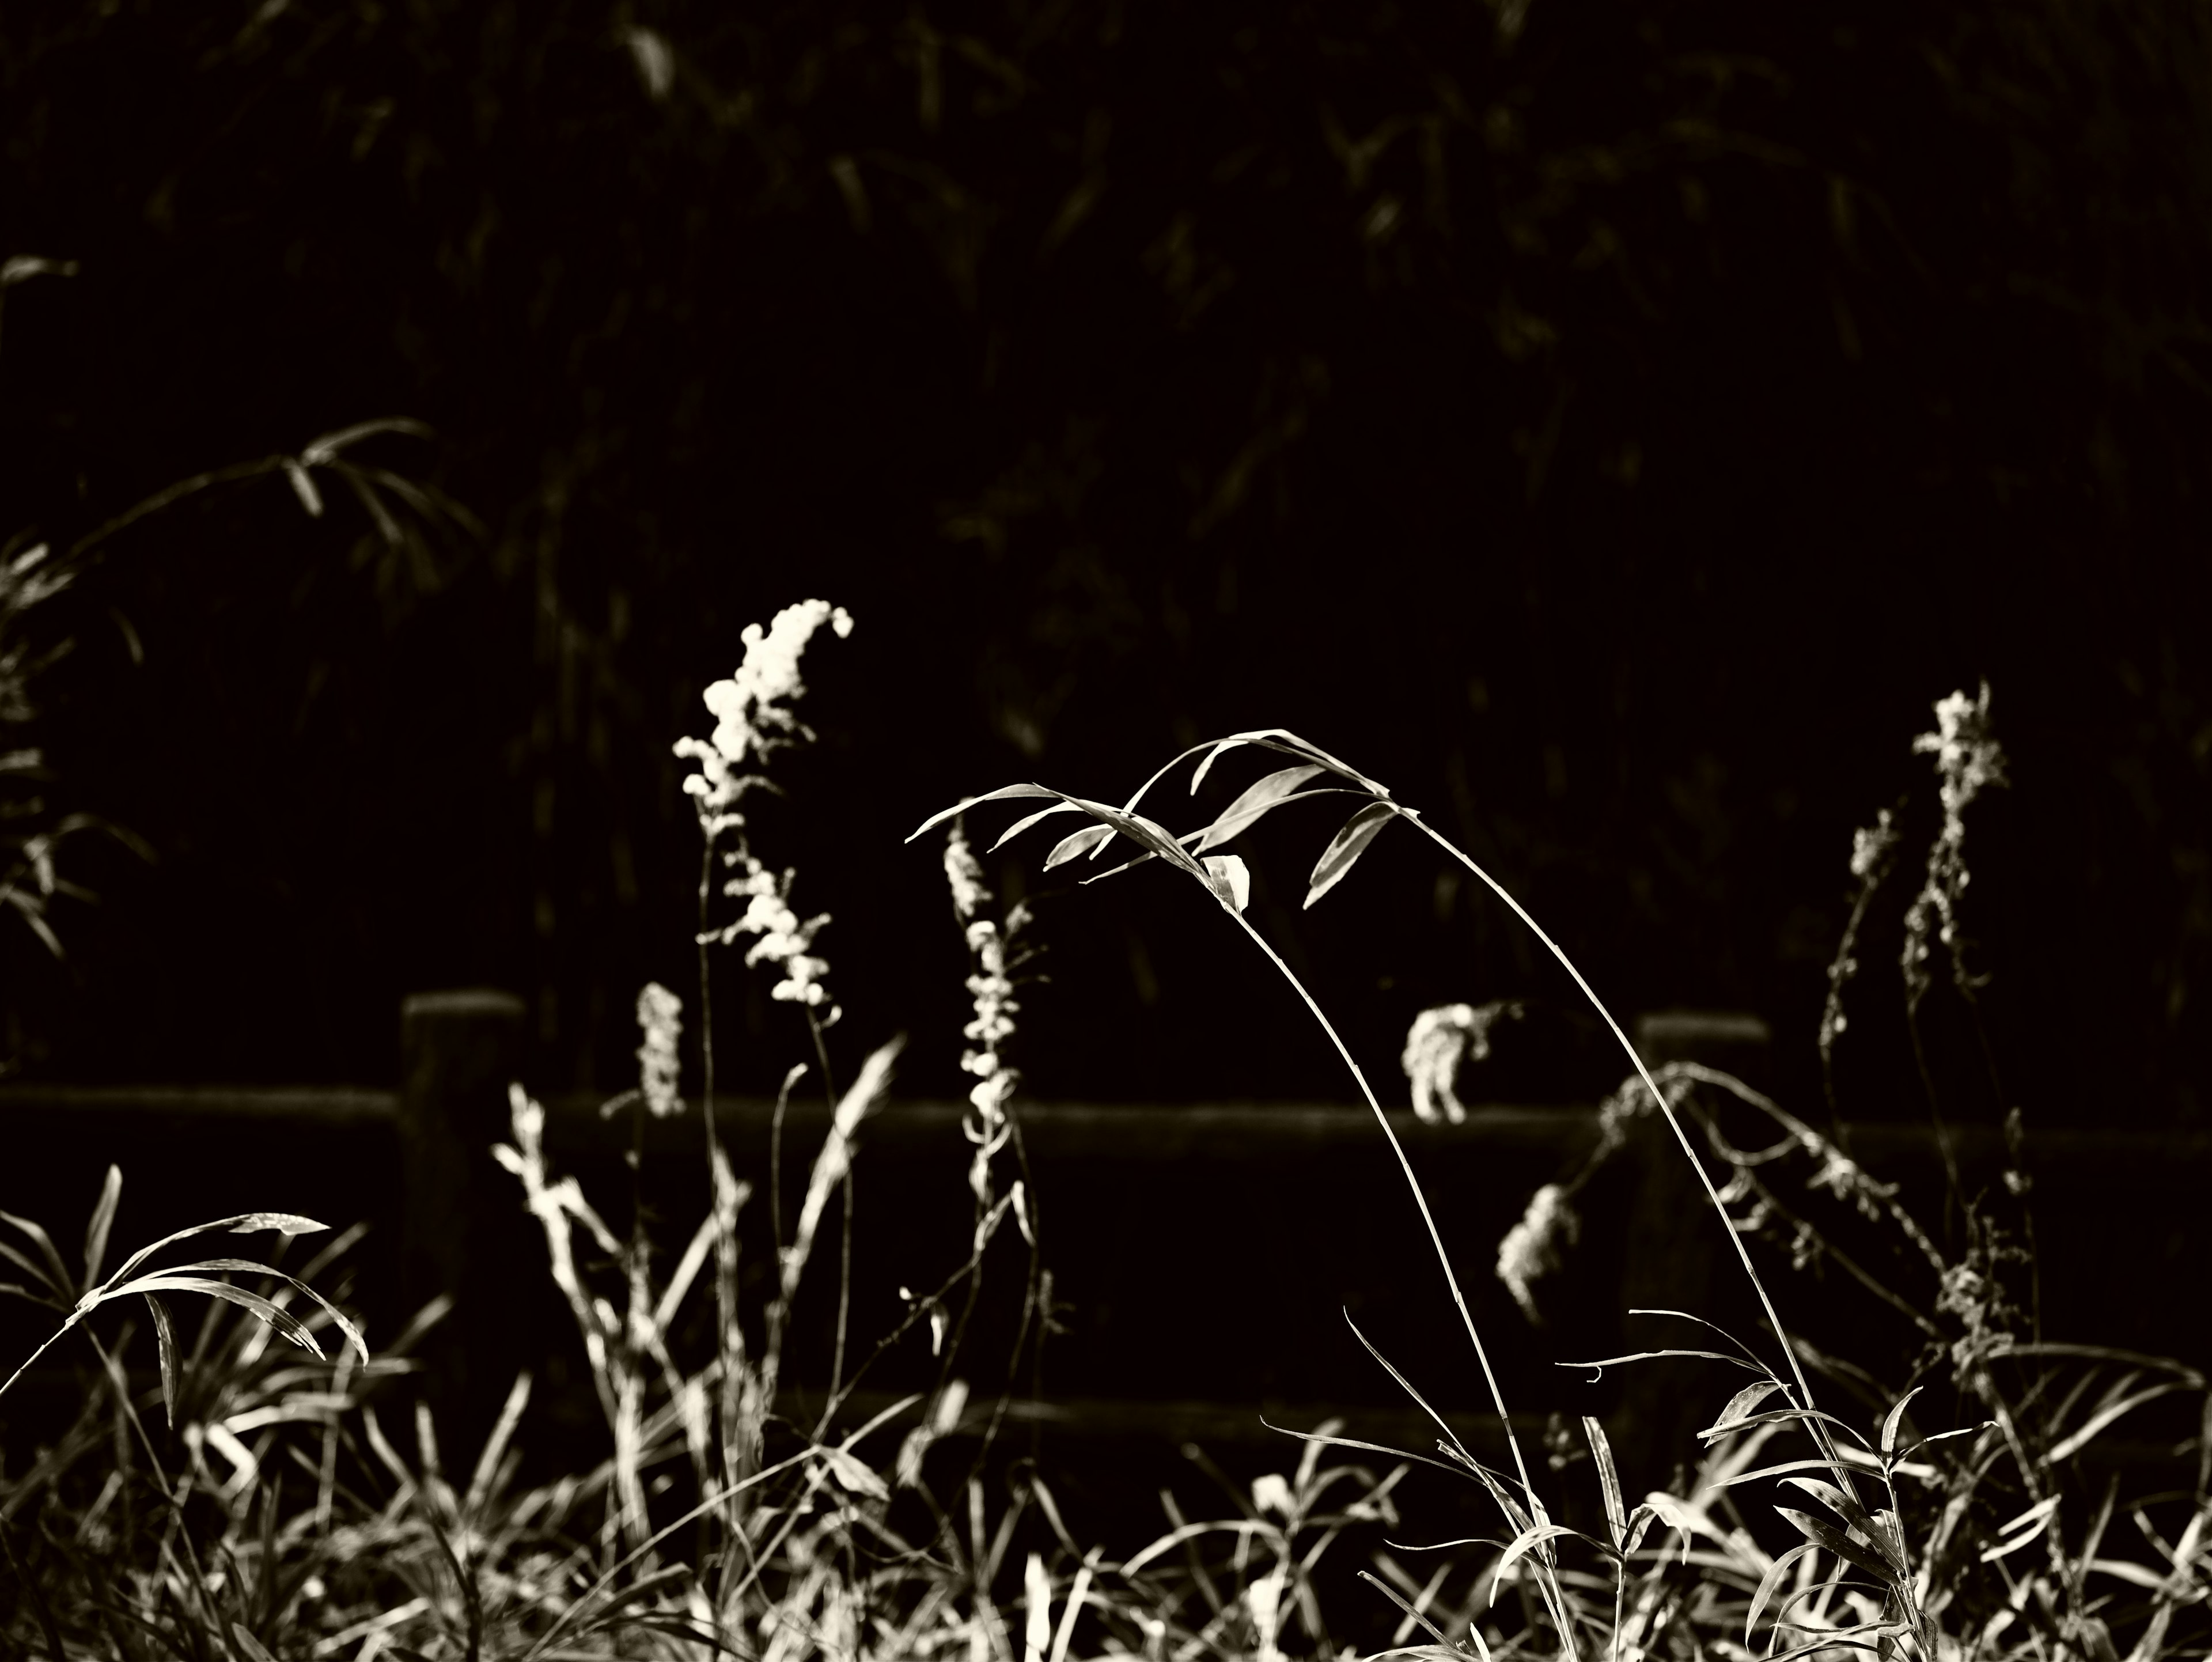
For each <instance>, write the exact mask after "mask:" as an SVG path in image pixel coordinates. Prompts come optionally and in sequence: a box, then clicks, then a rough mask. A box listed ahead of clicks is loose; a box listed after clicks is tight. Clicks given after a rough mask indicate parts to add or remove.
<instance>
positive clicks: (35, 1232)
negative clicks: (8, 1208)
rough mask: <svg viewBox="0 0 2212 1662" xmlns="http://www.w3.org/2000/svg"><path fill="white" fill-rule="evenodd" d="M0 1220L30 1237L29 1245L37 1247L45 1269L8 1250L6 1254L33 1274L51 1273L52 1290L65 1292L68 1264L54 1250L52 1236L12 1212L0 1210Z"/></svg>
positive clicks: (67, 1279) (67, 1283)
mask: <svg viewBox="0 0 2212 1662" xmlns="http://www.w3.org/2000/svg"><path fill="white" fill-rule="evenodd" d="M0 1222H6V1223H12V1224H14V1225H15V1227H16V1228H18V1229H20V1230H21V1231H22V1232H23V1233H25V1234H26V1235H28V1236H29V1237H30V1238H31V1245H33V1246H35V1247H37V1248H38V1249H39V1257H40V1258H41V1259H43V1260H44V1261H45V1263H46V1270H45V1271H41V1270H40V1268H39V1266H38V1265H36V1264H34V1263H32V1262H31V1261H30V1260H29V1259H27V1258H26V1257H21V1256H20V1255H19V1254H17V1253H14V1252H10V1253H9V1255H8V1256H9V1258H10V1259H12V1260H13V1261H14V1262H15V1263H20V1264H21V1265H22V1266H23V1268H24V1269H27V1270H29V1271H30V1272H31V1273H32V1274H33V1275H40V1274H44V1273H51V1275H52V1281H53V1286H54V1291H55V1292H57V1293H64V1292H67V1291H68V1290H69V1285H70V1272H69V1266H68V1265H67V1264H64V1263H63V1262H62V1255H61V1254H60V1253H59V1252H57V1251H55V1250H54V1242H53V1237H52V1236H51V1235H49V1234H47V1233H46V1231H45V1230H43V1229H41V1228H40V1227H39V1226H38V1225H37V1224H35V1223H33V1222H32V1221H30V1219H28V1218H19V1217H17V1216H16V1215H15V1214H14V1213H13V1212H0Z"/></svg>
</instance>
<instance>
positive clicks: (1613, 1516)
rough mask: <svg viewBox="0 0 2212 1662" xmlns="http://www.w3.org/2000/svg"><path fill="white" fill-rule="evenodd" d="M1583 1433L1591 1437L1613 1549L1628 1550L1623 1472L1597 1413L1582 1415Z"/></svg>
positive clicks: (1591, 1453)
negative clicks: (1617, 1468) (1623, 1499)
mask: <svg viewBox="0 0 2212 1662" xmlns="http://www.w3.org/2000/svg"><path fill="white" fill-rule="evenodd" d="M1583 1436H1585V1437H1587V1438H1589V1446H1590V1458H1592V1459H1593V1460H1595V1461H1596V1462H1597V1484H1598V1488H1599V1491H1600V1492H1601V1494H1602V1495H1604V1496H1605V1521H1606V1523H1607V1525H1609V1526H1611V1528H1612V1530H1613V1548H1614V1550H1616V1551H1619V1552H1626V1551H1627V1549H1628V1509H1627V1507H1626V1506H1624V1505H1623V1504H1622V1502H1621V1498H1620V1472H1619V1471H1618V1470H1615V1469H1614V1466H1613V1445H1612V1444H1611V1443H1608V1442H1607V1440H1606V1437H1605V1428H1604V1427H1603V1426H1601V1425H1600V1424H1599V1423H1598V1422H1597V1420H1596V1418H1595V1416H1594V1415H1588V1414H1585V1415H1583Z"/></svg>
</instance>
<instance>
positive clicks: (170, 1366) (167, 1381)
mask: <svg viewBox="0 0 2212 1662" xmlns="http://www.w3.org/2000/svg"><path fill="white" fill-rule="evenodd" d="M146 1307H147V1308H148V1309H149V1310H150V1311H152V1312H154V1342H155V1348H156V1349H157V1350H159V1351H160V1353H161V1412H162V1414H163V1415H164V1416H165V1417H166V1418H167V1420H168V1422H169V1428H170V1429H171V1430H172V1431H173V1430H175V1429H176V1426H177V1324H176V1323H175V1322H174V1321H173V1320H172V1319H170V1316H169V1306H167V1305H165V1304H163V1303H162V1302H161V1300H159V1299H157V1298H155V1296H154V1295H153V1294H151V1293H149V1294H146Z"/></svg>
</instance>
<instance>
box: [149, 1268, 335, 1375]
mask: <svg viewBox="0 0 2212 1662" xmlns="http://www.w3.org/2000/svg"><path fill="white" fill-rule="evenodd" d="M125 1293H204V1294H206V1295H207V1296H208V1297H209V1298H210V1299H221V1300H222V1301H223V1302H224V1303H226V1304H234V1305H236V1306H238V1307H239V1308H240V1309H241V1310H244V1311H245V1312H247V1313H248V1314H249V1315H252V1317H254V1318H256V1319H257V1320H258V1321H262V1322H265V1323H267V1324H269V1325H270V1327H273V1328H275V1329H276V1331H277V1332H278V1333H280V1334H282V1335H283V1336H284V1337H285V1338H288V1339H289V1340H290V1341H291V1342H293V1343H294V1344H295V1345H297V1346H299V1347H300V1348H301V1349H302V1350H307V1351H313V1353H314V1354H315V1355H318V1356H320V1355H324V1351H323V1348H322V1346H321V1345H320V1344H319V1343H317V1342H316V1340H315V1336H314V1335H313V1333H311V1332H309V1331H308V1330H307V1324H306V1323H305V1322H303V1321H301V1319H300V1318H298V1317H297V1316H295V1315H294V1314H293V1313H292V1312H290V1311H289V1310H284V1309H280V1308H279V1307H278V1306H276V1305H275V1304H273V1303H271V1302H270V1300H267V1299H265V1298H264V1297H263V1296H262V1295H261V1294H258V1293H253V1292H249V1291H247V1290H246V1288H242V1287H234V1286H233V1285H232V1284H231V1283H230V1282H218V1281H213V1280H210V1279H209V1278H208V1277H207V1276H204V1275H143V1276H141V1277H140V1278H139V1279H138V1280H137V1281H135V1282H131V1283H129V1284H128V1285H127V1286H125V1287H121V1288H116V1289H115V1290H114V1291H113V1292H112V1293H111V1294H108V1296H109V1297H111V1298H113V1297H119V1296H120V1295H121V1294H125Z"/></svg>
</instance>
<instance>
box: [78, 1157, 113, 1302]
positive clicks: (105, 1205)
mask: <svg viewBox="0 0 2212 1662" xmlns="http://www.w3.org/2000/svg"><path fill="white" fill-rule="evenodd" d="M122 1198H123V1168H122V1167H121V1166H109V1167H108V1168H107V1176H106V1179H105V1180H104V1181H103V1182H102V1183H101V1184H100V1199H99V1202H97V1203H96V1204H95V1205H94V1207H93V1208H92V1221H90V1222H89V1223H88V1224H86V1225H85V1227H84V1285H85V1287H86V1288H87V1289H88V1290H89V1289H90V1288H91V1286H92V1284H93V1283H94V1282H96V1281H98V1280H99V1279H100V1261H101V1260H102V1259H103V1258H105V1257H106V1256H107V1232H108V1230H109V1229H110V1228H111V1227H113V1225H114V1222H115V1207H116V1203H117V1202H118V1201H120V1200H121V1199H122Z"/></svg>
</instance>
